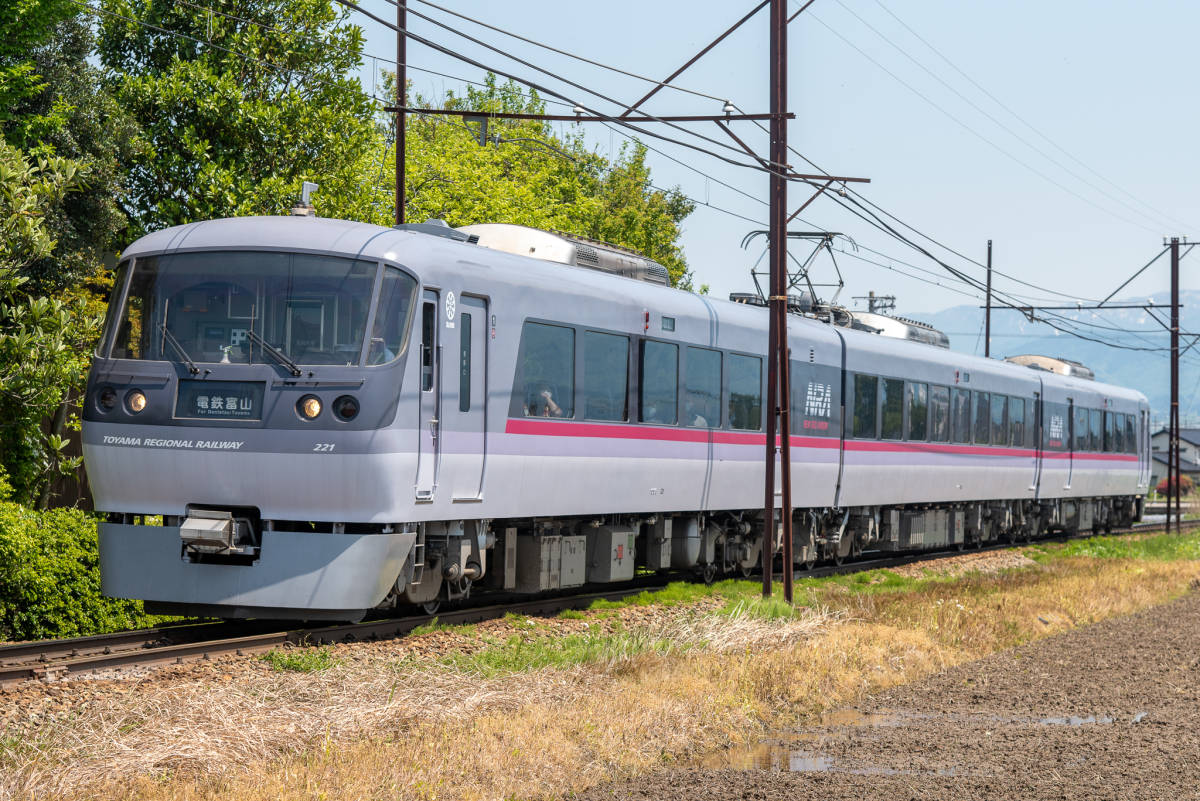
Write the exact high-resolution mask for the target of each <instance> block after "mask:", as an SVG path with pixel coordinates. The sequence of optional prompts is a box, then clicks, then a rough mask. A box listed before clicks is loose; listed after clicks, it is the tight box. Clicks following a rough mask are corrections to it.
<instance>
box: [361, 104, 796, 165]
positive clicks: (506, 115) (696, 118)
mask: <svg viewBox="0 0 1200 801" xmlns="http://www.w3.org/2000/svg"><path fill="white" fill-rule="evenodd" d="M383 110H384V111H386V112H388V113H389V114H390V113H395V112H405V113H408V114H436V115H438V116H443V117H491V118H493V119H498V120H540V121H543V122H611V121H614V120H616V119H617V117H607V116H604V115H600V114H527V113H518V112H515V111H473V110H471V109H461V108H415V107H396V106H385V107H384V109H383ZM795 118H796V115H795V114H789V115H788V119H795ZM769 119H771V115H770V114H693V115H683V116H669V117H646V118H642V117H638V118H637V122H638V123H643V122H716V123H721V122H737V121H748V120H769ZM750 155H754V154H753V153H751V154H750ZM755 158H758V156H755Z"/></svg>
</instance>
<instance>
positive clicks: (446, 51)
mask: <svg viewBox="0 0 1200 801" xmlns="http://www.w3.org/2000/svg"><path fill="white" fill-rule="evenodd" d="M334 1H335V2H337V3H338V4H340V5H343V6H345V7H347V8H350V9H353V10H355V11H358V12H359V13H360V14H362V15H364V16H366V17H369V18H370V19H372V20H374V21H376V22H378V23H379V24H381V25H383V26H385V27H387V28H390V29H391V30H393V31H395V32H397V33H401V34H404V35H405V36H407V37H408V38H410V39H412V40H413V41H416V42H418V43H420V44H423V45H425V46H426V47H429V48H432V49H433V50H436V51H437V52H439V53H442V54H443V55H447V56H450V57H451V58H455V59H458V60H459V61H463V62H466V63H468V64H471V65H472V66H474V67H477V68H478V69H481V70H485V71H488V72H494V73H496V74H497V75H503V76H504V77H506V78H510V79H512V80H514V81H517V82H519V83H523V84H525V85H526V86H529V87H532V88H534V89H537V90H538V91H539V92H544V93H546V94H549V95H551V96H552V97H557V98H559V99H561V100H564V101H566V102H569V103H571V102H574V104H575V105H576V106H578V107H579V108H582V109H583V110H584V111H585V112H587V113H588V114H591V115H593V116H596V117H603V118H604V119H605V120H606V121H608V122H612V123H615V124H617V125H621V126H624V127H626V128H629V129H630V130H634V131H637V132H638V133H640V134H643V135H645V136H652V137H654V138H656V139H661V140H664V141H667V142H673V143H674V144H677V145H680V146H682V147H687V148H690V149H692V150H696V151H698V152H700V153H704V154H706V155H709V156H712V157H713V158H717V159H720V160H721V161H724V162H726V163H727V164H732V165H734V166H736V167H745V168H748V169H752V170H761V171H764V172H768V173H769V172H771V171H772V170H771V169H770V167H765V166H761V165H759V164H749V163H746V162H742V161H738V160H736V159H732V158H729V157H726V156H722V155H721V154H719V153H714V152H713V151H711V150H709V149H707V148H705V147H702V146H700V145H694V144H691V143H689V142H682V141H680V140H678V139H673V138H671V137H668V136H665V135H663V134H659V133H656V132H654V131H649V130H646V129H644V128H640V127H638V126H636V125H634V124H633V123H632V122H630V121H629V120H627V119H625V118H622V117H614V116H612V115H609V114H604V113H602V112H600V111H597V110H595V109H592V108H590V107H588V106H585V105H583V104H582V103H579V102H575V101H572V100H571V99H570V98H569V97H567V96H566V95H563V94H560V93H559V92H556V91H554V90H553V89H550V88H548V87H546V86H544V85H541V84H538V83H535V82H534V81H532V80H530V79H528V78H521V77H518V76H517V75H514V74H512V73H509V72H505V71H504V70H501V69H498V68H496V67H492V66H489V65H487V64H484V63H483V62H481V61H477V60H476V59H473V58H471V57H469V56H467V55H465V54H463V53H460V52H457V51H455V50H453V49H451V48H449V47H446V46H445V45H441V44H438V43H437V42H434V41H432V40H430V39H428V38H426V37H424V36H421V35H418V34H415V33H413V32H412V31H411V30H410V29H406V28H401V27H400V26H399V25H396V24H395V23H394V22H390V21H388V20H385V19H384V18H383V17H380V16H379V15H377V14H375V13H373V12H371V11H367V10H366V9H364V8H363V7H362V6H359V5H357V4H356V3H355V2H353V0H334ZM385 2H388V3H389V4H391V5H393V6H396V5H397V3H396V0H385ZM408 13H409V14H413V15H414V16H417V17H420V18H421V19H424V20H426V21H428V22H430V23H432V24H434V25H436V26H438V27H440V28H443V29H445V30H446V31H449V32H450V33H452V34H454V35H455V36H459V37H462V38H463V39H466V40H467V41H469V42H472V43H473V44H476V45H479V46H480V47H483V48H485V49H487V50H491V51H492V52H494V53H497V54H498V55H500V56H502V57H504V58H507V59H510V60H512V61H515V62H516V63H518V64H520V65H522V66H524V67H528V68H529V69H532V70H535V71H536V72H540V73H542V74H543V75H546V76H548V77H550V78H553V79H554V80H557V81H560V82H562V83H564V84H566V85H568V86H570V87H572V88H574V89H578V90H579V91H581V92H585V93H587V94H590V95H593V96H594V97H597V98H599V99H601V100H603V101H605V102H607V103H612V104H614V105H620V101H618V100H616V99H614V98H611V97H609V96H607V95H605V94H603V93H601V92H597V91H596V90H594V89H589V88H587V87H586V86H583V85H582V84H580V83H576V82H575V81H572V80H570V79H568V78H565V77H563V76H562V75H559V74H558V73H555V72H553V71H551V70H548V69H545V68H544V67H539V66H537V65H536V64H533V63H532V62H530V61H527V60H525V59H522V58H520V57H518V56H515V55H513V54H512V53H508V52H505V51H504V50H502V49H501V48H499V47H496V46H495V45H491V44H488V43H487V42H484V41H482V40H480V39H476V38H475V37H473V36H471V35H469V34H467V33H464V32H462V31H459V30H456V29H454V28H452V27H450V26H449V25H446V24H445V23H443V22H439V21H438V20H436V19H433V18H432V17H429V16H427V15H424V14H421V13H420V12H418V11H414V10H413V9H411V8H409V9H408ZM637 113H638V114H641V115H642V119H644V120H646V121H650V122H659V123H662V124H663V125H666V126H667V127H669V128H673V129H675V130H678V131H680V132H682V133H684V134H687V135H689V136H694V137H696V138H698V139H701V140H704V141H706V142H710V143H712V144H714V145H716V146H717V147H720V148H724V149H726V150H730V151H733V152H735V153H738V154H743V153H744V151H742V150H741V149H740V148H736V147H734V146H733V145H729V144H726V143H725V142H722V141H720V140H718V139H713V138H712V137H709V136H705V135H704V134H700V133H697V132H695V131H691V130H689V129H687V128H685V127H683V126H682V125H678V124H676V123H673V122H667V121H665V120H662V119H660V118H659V117H655V116H654V115H652V114H648V113H646V112H644V111H642V110H640V109H639V110H638V112H637ZM774 166H776V167H783V166H784V165H774Z"/></svg>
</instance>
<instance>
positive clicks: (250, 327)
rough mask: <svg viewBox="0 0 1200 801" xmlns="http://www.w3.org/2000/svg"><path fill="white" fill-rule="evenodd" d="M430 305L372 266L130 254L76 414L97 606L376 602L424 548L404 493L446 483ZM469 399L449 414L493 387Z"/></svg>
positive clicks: (199, 253) (278, 611)
mask: <svg viewBox="0 0 1200 801" xmlns="http://www.w3.org/2000/svg"><path fill="white" fill-rule="evenodd" d="M304 222H305V223H307V224H321V223H319V222H318V221H304ZM131 250H134V251H135V252H136V248H131ZM428 297H429V293H428V292H426V299H423V300H421V301H419V300H418V298H419V290H418V281H417V278H416V277H415V276H414V275H413V274H412V273H410V272H408V271H406V269H403V268H402V267H401V266H400V265H398V264H394V263H389V262H387V261H385V260H383V259H379V258H369V257H363V256H361V255H360V256H359V257H357V258H354V257H349V256H346V255H344V254H331V253H313V252H296V251H280V250H268V249H258V250H254V249H238V248H231V247H228V246H226V247H225V248H222V249H203V250H196V251H189V252H165V253H164V252H157V253H156V252H141V253H136V255H135V256H133V257H131V258H127V259H126V261H124V262H123V263H122V265H121V268H120V270H119V271H118V278H117V281H116V284H115V286H114V291H113V300H112V303H111V305H110V312H109V316H108V324H107V326H106V331H105V334H104V336H103V338H102V340H101V343H100V345H99V347H98V349H97V353H96V356H95V359H94V362H93V367H92V371H91V374H90V376H89V381H88V387H87V390H86V395H85V401H84V415H83V416H84V434H83V440H84V456H85V459H86V461H87V465H88V471H89V477H90V479H91V483H92V488H93V494H94V497H95V500H96V508H97V509H98V510H100V511H103V512H106V513H108V521H107V522H104V523H101V525H100V532H99V534H100V559H101V577H102V586H103V591H104V592H105V594H107V595H110V596H114V597H130V598H140V599H144V600H146V601H148V602H149V605H150V606H151V607H152V608H153V607H154V606H155V604H156V603H157V605H158V607H159V608H160V609H161V610H163V611H173V612H183V613H187V614H202V615H215V616H222V617H243V616H260V617H263V616H269V617H302V618H311V619H319V618H331V619H347V618H353V617H357V616H359V615H361V613H362V611H363V610H365V609H369V608H371V607H373V606H375V605H377V604H378V603H379V602H380V601H382V600H383V598H384V597H385V596H386V595H387V594H388V592H389V591H391V590H392V588H393V585H394V582H395V580H396V577H397V576H398V575H400V574H401V572H402V571H403V569H404V567H405V564H406V561H407V560H409V559H410V555H411V553H412V548H413V543H414V540H415V536H416V535H415V534H414V532H413V531H411V530H406V529H407V528H408V527H404V526H400V525H397V524H396V523H395V522H394V521H398V520H411V519H412V515H411V511H412V505H413V501H412V495H408V497H407V498H405V497H404V495H403V494H402V493H398V492H397V487H399V486H404V485H407V486H408V487H412V485H413V482H414V479H415V481H416V482H417V485H418V486H417V496H418V497H419V496H420V493H421V483H422V482H436V481H437V479H438V475H437V460H436V458H435V456H436V454H435V452H434V450H433V449H434V448H436V447H437V442H438V439H439V437H438V433H439V432H438V431H437V430H436V429H434V430H430V428H429V427H428V426H426V427H424V428H423V429H422V430H421V431H420V435H421V436H420V437H418V435H417V425H416V423H417V421H416V420H415V419H412V418H411V415H412V414H413V413H414V412H415V406H416V404H417V403H418V397H417V396H418V394H419V395H420V399H419V402H420V403H421V404H424V403H425V402H426V400H425V399H426V395H427V394H430V393H426V392H423V391H422V390H423V389H424V388H425V385H426V384H427V383H428V382H429V381H436V380H437V371H438V369H439V365H440V361H441V353H442V351H441V348H440V347H439V346H438V344H437V343H434V344H432V345H431V344H430V343H429V342H428V341H423V340H422V338H421V337H422V334H423V333H426V332H425V331H423V330H422V329H423V328H426V327H427V326H428V324H429V322H430V321H429V315H430V314H437V309H432V310H431V308H430V305H429V302H428ZM443 301H449V296H448V295H447V296H446V297H445V298H441V299H439V298H437V297H436V296H434V302H435V303H438V302H443ZM418 306H419V307H420V310H419V312H418V313H416V314H414V311H416V310H417V308H418ZM453 308H455V307H454V306H452V305H449V304H447V305H444V306H443V309H444V310H445V311H444V313H451V309H453ZM455 316H457V318H458V320H457V330H458V331H460V332H464V333H465V334H466V336H467V337H468V340H467V341H468V342H469V343H473V344H477V343H478V342H479V340H480V339H481V338H482V337H483V336H484V332H486V330H487V324H486V320H485V313H484V312H481V311H480V310H479V309H478V307H477V306H475V305H474V304H473V302H472V301H471V300H468V299H464V301H463V302H462V303H461V305H460V306H459V307H458V311H457V313H456V315H455ZM435 328H436V326H435ZM411 340H416V342H417V343H418V344H419V347H413V346H412V344H411V342H410V341H411ZM455 345H456V346H459V343H457V342H456V343H455ZM410 365H411V366H410ZM418 367H419V375H417V374H415V371H416V370H417V368H418ZM480 380H481V379H480ZM418 381H419V382H421V383H420V384H418ZM460 391H461V393H462V396H461V397H460V396H459V395H458V393H455V396H454V397H451V398H445V397H443V402H445V401H447V400H448V401H449V402H451V403H454V404H456V405H457V404H461V403H462V402H463V398H464V397H466V395H467V394H468V393H470V392H472V391H474V393H475V397H481V396H482V392H483V389H482V385H481V384H480V385H478V386H476V385H472V384H470V382H469V381H468V382H467V383H464V384H462V385H461V390H460ZM405 394H408V398H409V399H410V401H411V404H412V405H413V406H414V409H413V411H410V412H408V413H407V414H405V411H404V410H405V408H406V406H407V405H408V404H406V403H405V398H404V397H403V396H404V395H405ZM433 394H436V393H433ZM426 411H427V410H426V409H424V408H423V407H422V414H423V416H424V414H425V412H426ZM406 416H407V417H409V419H410V421H409V422H407V425H404V423H405V422H406V421H405V420H404V419H403V418H404V417H406ZM478 430H479V432H480V434H482V418H481V417H480V423H479V429H478ZM418 439H419V440H420V442H418ZM425 447H428V448H429V450H425V449H424V448H425ZM458 489H460V490H461V491H464V492H469V491H470V488H469V487H462V488H458ZM410 491H411V490H410ZM475 492H478V483H476V485H475Z"/></svg>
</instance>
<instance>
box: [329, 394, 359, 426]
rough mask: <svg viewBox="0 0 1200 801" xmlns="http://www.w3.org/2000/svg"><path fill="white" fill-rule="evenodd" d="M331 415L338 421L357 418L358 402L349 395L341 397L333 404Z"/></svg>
mask: <svg viewBox="0 0 1200 801" xmlns="http://www.w3.org/2000/svg"><path fill="white" fill-rule="evenodd" d="M333 413H334V414H336V415H337V416H338V419H339V420H353V419H354V418H355V417H358V401H357V400H355V399H354V397H353V396H351V395H342V396H341V397H340V398H338V399H337V400H335V401H334V402H333Z"/></svg>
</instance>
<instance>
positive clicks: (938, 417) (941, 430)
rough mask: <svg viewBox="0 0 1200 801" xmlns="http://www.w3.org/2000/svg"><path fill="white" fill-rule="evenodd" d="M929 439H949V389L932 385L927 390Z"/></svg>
mask: <svg viewBox="0 0 1200 801" xmlns="http://www.w3.org/2000/svg"><path fill="white" fill-rule="evenodd" d="M929 410H930V415H929V439H930V441H932V442H949V441H950V390H949V388H947V387H939V386H934V387H931V388H930V390H929Z"/></svg>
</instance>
